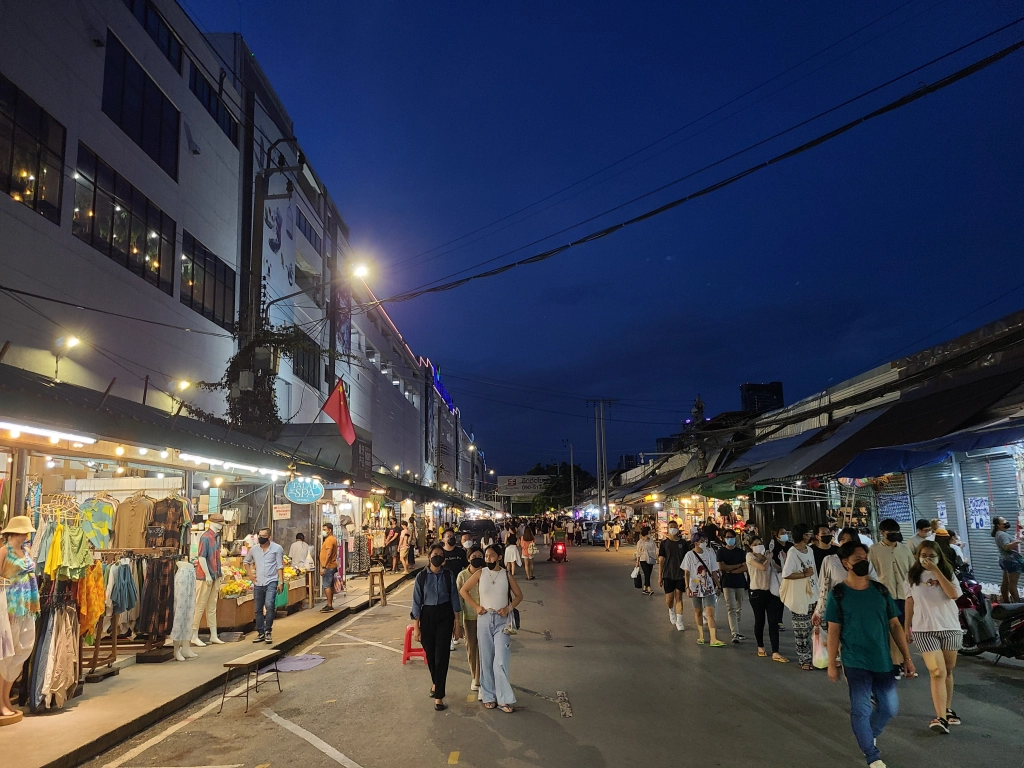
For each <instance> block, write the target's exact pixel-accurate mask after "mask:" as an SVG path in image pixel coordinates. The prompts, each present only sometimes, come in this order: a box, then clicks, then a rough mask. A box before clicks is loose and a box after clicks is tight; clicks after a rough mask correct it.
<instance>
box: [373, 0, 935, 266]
mask: <svg viewBox="0 0 1024 768" xmlns="http://www.w3.org/2000/svg"><path fill="white" fill-rule="evenodd" d="M914 2H916V0H907V2H904V3H903V4H902V5H898V6H896V7H895V8H893V9H892V10H891V11H888V12H887V13H884V14H882V15H881V16H879V17H878V18H876V19H874V20H873V21H870V22H868V23H867V24H865V25H864V26H862V27H859V28H858V29H855V30H854V31H853V32H850V33H849V34H847V35H844V36H843V37H841V38H840V39H839V40H836V41H835V42H834V43H832V44H831V45H828V46H826V47H824V48H822V49H821V50H819V51H818V52H817V53H814V54H812V55H810V56H808V57H807V58H805V59H803V60H802V61H799V62H797V63H796V64H794V65H792V66H791V67H787V68H786V69H784V70H782V71H781V72H779V73H778V74H776V75H774V76H772V77H770V78H768V79H767V80H764V81H763V82H761V83H759V84H758V85H755V86H754V87H753V88H750V89H748V90H746V91H744V92H743V93H741V94H740V95H739V96H736V97H734V98H732V99H730V100H729V101H726V102H724V103H722V104H720V105H719V106H717V107H715V108H714V109H712V110H710V111H708V112H705V113H704V114H703V115H701V116H700V117H697V118H694V119H693V120H691V121H689V122H688V123H686V124H685V125H682V126H680V127H678V128H676V129H674V130H672V131H670V132H669V133H667V134H665V135H664V136H661V137H660V138H658V139H655V140H654V141H652V142H650V143H648V144H645V145H644V146H642V147H640V148H639V149H637V150H634V151H633V152H630V153H629V154H627V155H624V156H623V157H620V158H619V159H618V160H615V161H614V162H611V163H609V164H608V165H605V166H604V167H603V168H600V169H599V170H597V171H594V172H593V173H590V174H588V175H587V176H584V177H583V178H581V179H578V180H576V181H574V182H572V183H571V184H568V185H567V186H564V187H562V188H561V189H559V190H557V191H555V192H552V193H551V194H549V195H546V196H544V197H542V198H540V199H539V200H535V201H534V202H532V203H530V204H528V205H525V206H523V207H522V208H519V209H518V210H515V211H513V212H512V213H509V214H506V215H505V216H502V217H501V218H499V219H495V220H494V221H492V222H490V223H489V224H485V225H484V226H482V227H478V228H477V229H474V230H473V231H472V232H467V233H466V234H464V235H461V236H459V237H456V238H454V239H452V240H449V241H448V242H446V243H442V244H441V245H437V246H434V247H433V248H429V249H427V250H425V251H421V252H420V253H417V254H415V255H413V256H409V257H407V258H405V259H401V260H400V261H396V262H393V263H392V264H389V265H388V267H389V270H388V271H389V272H391V273H395V272H396V270H394V267H398V266H401V265H403V264H406V263H408V262H410V261H415V260H416V259H419V258H420V257H422V256H426V255H427V254H430V253H433V252H434V251H437V250H440V249H441V248H446V247H447V246H449V245H453V244H455V243H457V242H459V241H460V240H465V239H466V238H467V237H472V236H473V235H475V234H478V233H480V232H483V231H484V230H486V229H489V228H490V227H492V226H494V225H495V224H500V223H501V222H503V221H507V220H508V219H510V218H512V217H513V216H517V215H518V214H520V213H523V212H524V211H528V210H529V209H530V208H533V207H535V206H537V205H540V204H541V203H544V202H547V201H548V200H550V199H552V198H554V197H557V196H558V195H560V194H562V193H563V192H567V191H569V190H570V189H572V188H574V187H576V186H579V185H580V184H583V183H584V182H586V181H589V180H590V179H593V178H594V177H596V176H600V175H601V174H602V173H604V172H605V171H608V170H611V169H612V168H614V167H616V166H618V165H621V164H622V163H624V162H626V161H627V160H630V159H632V158H634V157H636V156H637V155H639V154H642V153H643V152H646V151H647V150H648V149H651V148H652V147H655V146H657V145H658V144H660V143H662V142H664V141H666V140H668V139H670V138H672V137H673V136H675V135H676V134H678V133H681V132H682V131H685V130H686V129H687V128H691V127H693V126H694V125H696V124H697V123H700V122H701V121H703V120H705V119H707V118H709V117H711V116H712V115H714V114H716V113H718V112H721V111H722V110H723V109H725V108H726V107H729V106H732V105H733V104H735V103H736V102H738V101H740V100H742V99H744V98H746V97H747V96H749V95H750V94H752V93H755V92H756V91H759V90H760V89H762V88H764V87H765V86H767V85H769V84H771V83H773V82H775V81H776V80H778V79H779V78H781V77H784V76H785V75H787V74H789V73H790V72H792V71H793V70H795V69H799V68H800V67H802V66H803V65H804V64H807V63H808V62H810V61H813V60H814V59H816V58H817V57H819V56H821V55H822V54H823V53H827V52H828V51H830V50H832V49H833V48H835V47H836V46H838V45H841V44H842V43H844V42H846V41H847V40H849V39H850V38H851V37H855V36H856V35H858V34H860V33H861V32H863V31H864V30H865V29H868V28H869V27H872V26H874V25H875V24H877V23H878V22H880V21H883V20H884V19H886V18H888V17H889V16H892V15H893V14H895V13H897V12H898V11H900V10H902V9H903V8H905V7H906V6H908V5H910V4H912V3H914ZM936 5H939V3H935V4H934V5H932V6H929V8H927V9H926V10H925V11H923V12H922V13H921V14H918V16H920V15H923V13H925V12H927V11H930V10H931V9H932V8H934V7H935V6H936ZM913 18H917V16H914V17H913ZM894 29H895V28H894ZM891 31H892V30H891V29H890V30H887V31H886V32H884V33H882V34H888V32H891ZM881 36H882V35H878V36H876V37H874V38H871V39H870V40H868V41H867V42H866V43H864V44H862V45H861V46H858V47H857V48H854V49H852V50H851V51H847V52H846V53H844V54H842V55H841V56H839V57H837V58H835V59H832V60H830V61H829V62H827V63H826V64H824V65H823V67H824V66H829V65H830V64H833V63H835V62H836V61H838V60H839V59H841V58H843V57H845V56H848V55H849V54H850V53H852V52H853V51H855V50H858V49H859V48H860V47H863V45H867V44H869V43H871V42H874V41H875V40H877V39H878V37H881ZM820 69H821V68H820V67H819V68H818V69H815V70H812V71H811V72H809V73H807V74H805V75H803V76H801V77H800V78H798V79H797V80H794V81H793V82H791V83H789V84H788V85H786V86H784V88H788V87H789V86H791V85H793V84H795V83H797V82H799V81H800V80H802V79H804V78H805V77H808V76H809V75H811V74H814V73H815V72H818V71H819V70H820ZM779 90H782V89H779ZM778 92H779V91H773V92H772V93H771V94H769V96H772V95H774V94H775V93H778ZM766 98H767V97H766ZM760 101H761V100H758V101H755V102H753V103H751V104H748V105H747V106H745V107H743V108H742V109H740V110H737V111H736V112H733V113H731V114H730V115H728V117H727V118H726V119H730V118H732V117H734V116H735V115H737V114H739V113H740V112H742V111H744V110H746V109H749V108H750V107H752V106H754V105H755V104H758V103H760ZM715 125H718V123H715ZM710 127H713V126H710ZM696 135H697V134H694V135H693V136H690V137H688V139H685V140H689V139H692V138H694V136H696ZM675 146H678V143H677V144H672V145H671V146H670V147H667V148H666V150H667V149H671V148H672V147H675ZM662 151H665V150H661V151H659V152H657V153H654V154H652V155H651V156H650V157H648V158H646V159H645V160H643V161H642V162H647V160H650V159H651V158H653V157H656V156H657V155H658V154H661V152H662ZM630 167H631V168H632V167H635V166H630ZM627 170H628V169H627ZM611 178H614V176H611V177H608V179H604V180H602V181H601V182H599V183H604V182H605V181H608V180H609V179H611ZM594 186H597V185H596V184H595V185H593V186H591V187H588V188H587V189H593V187H594ZM584 191H586V190H584ZM569 199H571V197H570V198H565V200H561V201H559V202H558V203H555V205H559V204H561V203H563V202H565V201H566V200H569ZM551 207H553V206H547V207H545V208H543V209H541V211H546V210H549V209H550V208H551ZM541 211H538V212H537V213H540V212H541ZM531 215H534V214H531ZM526 218H529V217H526ZM525 220H526V219H525V218H524V219H520V220H519V221H516V222H513V224H517V223H520V222H522V221H525ZM510 226H511V225H510ZM502 229H505V227H502ZM500 231H501V230H500V229H499V230H496V232H500ZM493 234H495V232H491V233H489V234H488V235H485V236H484V237H483V238H478V239H476V240H473V241H471V242H470V243H464V244H463V245H461V246H458V247H457V248H453V249H451V250H448V251H445V252H444V253H441V254H438V255H437V256H434V257H432V258H431V259H426V260H425V262H426V261H431V260H432V259H433V258H438V257H439V256H444V255H446V254H449V253H453V252H454V251H456V250H459V248H462V247H464V246H466V245H471V244H472V243H476V242H479V241H480V240H481V239H485V238H486V237H490V236H491V235H493ZM425 262H424V263H425ZM402 271H404V270H397V272H402Z"/></svg>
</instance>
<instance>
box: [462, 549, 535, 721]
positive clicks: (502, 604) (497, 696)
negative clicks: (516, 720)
mask: <svg viewBox="0 0 1024 768" xmlns="http://www.w3.org/2000/svg"><path fill="white" fill-rule="evenodd" d="M484 559H485V560H486V561H487V567H486V568H485V569H484V570H480V571H477V572H476V573H474V574H473V575H472V576H470V577H469V579H467V580H466V583H465V584H463V585H462V589H460V590H459V595H460V596H461V597H462V598H463V600H465V601H466V602H467V603H468V604H469V605H470V607H471V608H472V609H473V610H475V611H476V613H477V616H478V617H479V618H478V619H477V622H476V637H477V644H478V646H479V649H480V696H481V698H482V700H483V703H484V708H485V709H494V708H495V707H497V708H498V709H500V710H501V711H502V712H508V713H511V712H513V709H512V705H513V704H515V703H516V695H515V693H514V692H513V691H512V683H511V682H510V681H509V662H510V660H511V656H512V638H511V634H510V633H509V632H508V631H507V630H508V629H509V623H510V622H511V618H510V615H511V613H512V609H513V608H515V607H516V606H517V605H519V603H521V602H522V601H523V593H522V591H521V590H520V589H519V585H518V584H516V580H515V577H514V576H512V574H510V573H509V572H508V571H506V570H503V569H502V567H501V555H499V554H498V550H497V549H496V548H495V547H488V549H487V552H486V553H485V554H484ZM478 585H479V588H480V601H479V602H477V601H476V600H474V599H473V595H472V590H473V587H476V586H478ZM510 593H511V595H512V602H511V603H510V602H509V594H510Z"/></svg>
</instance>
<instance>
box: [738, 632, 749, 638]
mask: <svg viewBox="0 0 1024 768" xmlns="http://www.w3.org/2000/svg"><path fill="white" fill-rule="evenodd" d="M736 639H737V640H746V639H747V636H746V635H741V634H740V633H739V632H737V633H736Z"/></svg>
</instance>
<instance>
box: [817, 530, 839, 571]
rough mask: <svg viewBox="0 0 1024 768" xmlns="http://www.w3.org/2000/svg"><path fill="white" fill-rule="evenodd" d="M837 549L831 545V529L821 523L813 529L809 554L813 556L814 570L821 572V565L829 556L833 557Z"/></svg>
mask: <svg viewBox="0 0 1024 768" xmlns="http://www.w3.org/2000/svg"><path fill="white" fill-rule="evenodd" d="M838 551H839V547H837V546H836V545H835V544H833V543H832V529H831V528H829V527H828V526H827V525H825V524H824V523H822V524H821V525H819V526H818V527H817V528H815V529H814V541H813V542H811V554H813V555H814V570H815V571H819V572H820V571H821V563H822V561H824V559H825V558H826V557H828V556H829V555H834V554H835V553H836V552H838Z"/></svg>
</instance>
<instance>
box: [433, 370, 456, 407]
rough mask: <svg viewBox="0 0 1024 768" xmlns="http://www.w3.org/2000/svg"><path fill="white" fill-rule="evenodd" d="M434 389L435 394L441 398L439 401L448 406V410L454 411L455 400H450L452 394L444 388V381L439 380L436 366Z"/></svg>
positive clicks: (439, 376)
mask: <svg viewBox="0 0 1024 768" xmlns="http://www.w3.org/2000/svg"><path fill="white" fill-rule="evenodd" d="M434 389H436V390H437V395H438V397H440V398H441V401H442V402H443V403H444V404H445V405H447V406H448V410H449V411H451V412H452V413H455V401H453V400H452V396H451V395H450V394H448V390H447V389H445V386H444V382H442V381H441V371H440V370H439V369H437V368H434Z"/></svg>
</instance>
